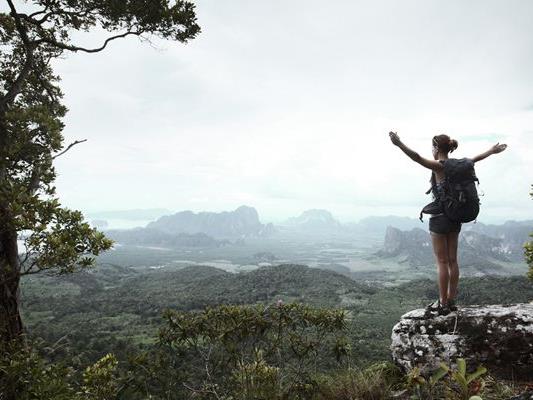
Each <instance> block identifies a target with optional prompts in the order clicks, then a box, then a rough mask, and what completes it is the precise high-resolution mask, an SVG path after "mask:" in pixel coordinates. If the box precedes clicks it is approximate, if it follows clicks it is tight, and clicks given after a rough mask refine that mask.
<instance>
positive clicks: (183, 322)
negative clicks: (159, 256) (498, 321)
mask: <svg viewBox="0 0 533 400" xmlns="http://www.w3.org/2000/svg"><path fill="white" fill-rule="evenodd" d="M23 290H24V293H25V297H24V307H25V313H24V317H25V320H26V321H27V325H28V327H29V333H30V335H31V337H33V338H39V337H41V338H43V339H44V342H42V343H40V344H38V345H36V346H35V349H36V351H38V352H39V354H37V353H35V352H34V353H35V354H34V353H32V354H33V355H32V356H31V357H29V358H28V360H30V361H31V360H34V361H32V362H35V363H37V364H39V363H43V362H45V361H43V360H47V361H46V362H50V361H53V362H54V363H55V364H54V365H55V367H54V368H60V366H61V365H63V366H64V367H65V368H66V366H67V365H68V367H69V368H72V369H73V370H72V371H78V372H76V373H70V374H69V375H68V377H69V378H68V379H67V377H65V378H64V379H66V381H67V382H71V386H72V387H77V389H76V390H78V391H79V392H83V390H84V389H83V388H82V387H81V386H80V385H81V383H79V382H83V377H82V375H83V374H82V372H81V371H84V370H85V368H86V367H87V366H88V365H91V364H93V363H95V362H96V363H98V364H97V365H98V366H100V367H95V368H93V369H92V370H90V371H99V368H100V369H101V368H103V369H104V370H106V371H107V370H109V371H112V372H109V371H108V372H101V373H102V374H104V375H106V374H107V375H109V379H111V378H112V381H113V382H114V383H113V384H112V386H113V387H114V389H113V390H116V391H117V393H115V394H113V396H115V397H110V398H135V397H134V394H132V393H136V395H139V396H141V395H140V394H139V393H144V394H143V395H145V396H148V393H150V394H151V395H152V396H155V397H153V398H188V396H189V395H190V394H191V393H192V392H193V391H194V392H195V393H196V395H197V396H200V395H202V396H204V398H217V397H216V396H215V394H213V391H214V392H216V393H217V395H218V396H219V398H229V397H224V396H230V395H233V396H235V397H234V398H243V399H248V398H264V397H246V396H245V395H243V394H242V393H243V392H242V391H243V390H252V389H251V388H250V387H249V386H246V387H247V389H244V388H243V387H242V386H239V385H237V384H236V383H235V382H236V381H235V379H237V378H236V377H238V376H241V375H239V374H242V373H250V374H259V376H257V377H256V378H254V380H253V382H255V383H254V385H259V386H261V385H265V386H261V388H262V389H261V388H260V387H256V386H253V388H254V389H253V390H259V391H261V390H266V389H265V388H268V387H272V385H274V386H275V387H276V388H280V392H279V393H278V392H276V393H277V395H279V397H273V398H317V399H318V398H321V397H319V395H320V396H325V397H322V398H325V399H327V398H332V399H333V398H343V397H342V396H341V395H340V394H339V393H341V392H342V391H345V392H346V394H345V395H343V396H348V395H349V393H351V392H350V391H352V390H357V391H359V390H362V391H366V390H370V391H373V393H374V394H375V395H376V396H378V397H374V398H388V396H390V393H391V390H393V389H394V390H400V389H401V388H404V389H405V388H406V387H407V386H405V385H407V381H406V380H405V379H407V378H404V377H401V376H399V371H397V370H396V369H395V368H394V367H393V366H391V365H389V364H387V363H386V360H389V358H390V352H389V344H390V333H391V328H392V326H393V325H394V324H395V323H396V322H397V321H398V319H399V317H400V316H401V315H402V314H403V313H404V312H406V311H409V310H411V309H414V308H418V307H420V306H423V305H424V304H425V303H426V302H429V301H430V300H433V299H434V298H435V296H436V295H437V288H436V284H435V282H434V281H433V280H427V279H424V280H417V281H413V282H410V283H409V284H404V285H401V286H398V287H392V288H381V289H378V288H373V287H369V286H367V285H363V284H360V283H357V282H355V281H353V280H352V279H350V278H348V277H346V276H343V275H340V274H338V273H335V272H332V271H325V270H320V269H315V268H308V267H306V266H302V265H280V266H272V267H263V268H260V269H258V270H254V271H250V272H246V273H244V272H243V273H239V274H233V273H228V272H225V271H222V270H220V269H216V268H212V267H206V266H191V267H186V268H183V269H179V270H169V271H166V270H164V269H163V270H144V271H141V270H138V269H133V268H126V267H118V266H112V265H104V266H101V267H100V268H98V269H96V270H94V271H91V272H87V271H86V272H81V273H77V274H72V275H65V276H61V277H54V276H35V277H28V278H26V280H25V281H24V282H23ZM532 298H533V286H532V285H531V284H530V283H529V282H528V281H527V279H526V278H525V277H518V276H517V277H491V276H487V277H482V278H465V279H463V280H462V282H461V293H460V301H461V303H462V304H488V303H516V302H525V301H528V300H530V299H532ZM293 302H296V304H302V303H303V302H305V303H306V304H307V305H306V306H304V305H295V304H293ZM234 305H238V306H234ZM280 307H282V308H281V309H283V310H286V311H287V313H289V314H290V312H289V310H297V312H296V314H295V313H292V314H291V315H292V318H295V319H296V321H295V323H294V324H293V325H292V328H294V329H295V331H291V330H289V331H286V332H285V333H284V335H283V338H284V340H289V341H290V340H296V339H297V337H293V335H294V334H295V332H297V333H298V334H303V333H304V332H305V333H306V334H311V333H312V331H308V330H307V328H306V329H303V330H302V329H300V328H298V326H301V324H302V321H301V319H302V318H304V315H305V313H304V312H303V310H308V311H307V312H308V313H309V314H308V315H311V316H312V315H315V316H316V315H322V316H328V315H329V316H333V315H337V317H338V318H340V316H341V315H342V324H341V323H340V322H338V325H335V326H336V327H337V328H335V329H333V328H332V327H331V326H330V325H327V324H326V325H324V326H329V327H330V328H331V329H329V328H328V330H327V332H326V331H322V332H321V333H320V334H321V335H323V336H324V337H325V338H327V340H322V339H321V340H319V342H320V343H322V344H324V345H325V344H327V343H330V345H328V346H329V347H328V346H326V347H321V348H320V349H318V348H316V349H314V350H313V351H312V352H311V353H308V356H309V357H310V359H307V358H306V359H305V360H303V361H302V362H303V366H302V367H301V371H300V372H301V373H303V372H305V373H306V374H308V375H305V376H306V378H305V379H308V381H305V383H302V385H303V387H307V389H309V390H310V392H309V393H308V394H306V395H305V396H307V395H309V397H305V396H304V395H303V394H301V396H300V395H298V396H300V397H298V396H296V395H294V392H293V391H292V390H293V389H294V388H293V389H290V388H289V386H287V385H286V383H287V382H289V381H290V382H297V380H295V379H293V378H291V379H288V378H283V379H282V381H283V382H285V386H284V384H280V381H279V380H278V379H281V377H282V376H292V375H290V374H291V373H293V372H294V370H293V369H289V370H287V371H281V372H280V371H278V369H277V368H279V364H278V361H279V360H273V359H272V357H271V355H272V350H269V349H268V346H271V345H273V344H272V343H271V341H272V336H271V335H270V333H269V331H271V330H272V329H273V328H272V327H273V325H272V324H273V323H274V320H275V319H276V318H273V317H272V314H270V313H269V312H268V310H272V312H279V311H280V310H281V309H280ZM167 309H171V310H173V311H168V312H167V311H165V310H167ZM335 309H338V310H343V312H342V313H341V314H335V312H334V311H333V310H335ZM263 310H267V313H266V314H264V313H263ZM319 310H322V311H319ZM306 318H307V317H306ZM217 321H218V322H217ZM231 321H233V322H231ZM314 321H315V322H317V320H316V319H315V320H314ZM327 321H329V322H328V323H330V322H331V320H328V319H326V321H325V322H327ZM232 323H233V324H236V325H231V326H230V327H228V325H227V324H232ZM211 324H212V325H211ZM237 325H238V326H240V327H241V328H243V327H247V328H246V329H247V330H249V331H253V332H254V335H256V336H253V338H251V337H248V338H247V339H246V340H244V339H243V338H242V335H243V334H244V333H243V332H242V331H239V332H235V331H234V329H236V327H237ZM304 325H306V326H307V327H309V328H311V327H312V326H313V324H310V323H305V324H304ZM292 328H291V329H292ZM315 328H317V329H318V328H319V327H318V326H315ZM315 328H313V329H315ZM341 328H342V329H341ZM210 329H221V331H220V333H219V334H217V333H216V332H214V331H211V333H209V332H210ZM239 329H240V328H239ZM257 329H264V331H262V332H261V333H260V334H259V331H257ZM274 330H275V329H274ZM223 332H225V333H223ZM228 332H233V333H231V334H229V333H228ZM222 334H225V335H228V334H229V335H230V337H229V338H228V340H230V341H231V340H234V341H235V344H234V345H231V344H228V342H223V343H221V342H219V341H218V340H219V339H221V337H220V335H222ZM315 334H317V331H315V332H314V333H313V335H315ZM204 335H206V336H204ZM257 335H259V336H257ZM180 338H181V339H180ZM306 338H307V339H306V340H308V339H309V338H312V335H311V336H306ZM298 340H299V339H298ZM309 340H311V339H309ZM209 341H212V342H211V343H210V344H209V346H211V347H209V349H208V350H206V349H203V348H198V345H199V344H202V345H206V344H207V343H208V342H209ZM311 341H312V340H311ZM315 342H316V340H315ZM184 343H188V345H187V346H189V347H188V350H187V351H185V353H184V349H183V345H184ZM194 343H196V344H194ZM250 343H254V346H255V347H254V348H257V352H255V351H252V350H251V349H250V348H249V347H245V348H242V347H241V346H242V345H243V344H245V345H249V344H250ZM334 343H337V344H338V346H337V353H335V352H331V351H329V350H327V349H328V348H329V349H330V350H331V349H333V348H334V346H333V344H334ZM286 345H287V344H284V346H286ZM265 346H266V347H265ZM339 346H340V347H339ZM289 347H290V346H289ZM193 348H194V351H192V350H191V349H193ZM222 348H224V349H226V350H227V349H230V348H231V349H233V350H236V349H240V350H239V351H242V352H244V353H242V354H241V356H242V357H241V358H242V359H243V360H246V361H247V363H246V364H242V365H241V367H242V370H240V369H239V370H235V369H224V368H223V369H219V368H220V365H219V363H218V362H217V361H215V359H214V358H211V359H209V361H210V362H213V363H214V365H213V367H212V370H213V371H217V372H216V373H215V372H213V373H212V374H211V379H212V380H211V381H209V380H208V379H207V378H206V376H205V363H204V364H202V363H201V360H204V361H205V357H206V355H207V354H212V356H213V357H215V355H216V357H221V358H222V359H224V360H225V357H230V355H227V354H225V353H223V352H222V353H221V349H222ZM189 350H191V352H188V351H189ZM339 350H342V351H341V352H339ZM108 353H112V354H113V356H112V358H110V356H108V357H107V358H105V359H104V361H99V360H101V359H102V357H106V355H107V354H108ZM283 353H286V351H284V352H283ZM244 354H245V355H244ZM252 355H253V357H255V358H250V357H252ZM339 355H340V357H339ZM311 356H312V357H311ZM40 357H44V359H43V358H40ZM202 357H204V358H202ZM313 357H318V358H317V359H315V358H313ZM37 360H40V361H37ZM384 361H385V364H383V362H384ZM21 362H22V361H21ZM28 362H29V361H28ZM221 362H222V361H221ZM224 362H227V361H224ZM289 364H290V363H289ZM39 365H40V364H39ZM310 365H312V366H313V369H312V371H311V370H309V366H310ZM376 365H377V366H376ZM241 367H239V368H241ZM20 368H22V367H20ZM33 368H38V367H33ZM39 368H40V367H39ZM42 368H44V364H43V367H42ZM61 368H63V367H61ZM210 368H211V367H210ZM272 368H273V369H272ZM51 371H55V369H53V368H52V370H51ZM58 371H59V370H58ZM210 371H211V370H210ZM239 371H240V372H239ZM243 371H244V372H243ZM311 372H312V373H311ZM57 373H59V372H57ZM65 373H66V372H65ZM148 373H149V376H146V375H143V374H148ZM202 374H203V375H202ZM284 374H285V375H284ZM286 374H289V375H286ZM107 375H106V376H107ZM302 376H303V375H302ZM199 377H202V379H196V378H199ZM241 378H242V379H244V378H243V377H242V376H241ZM62 379H63V378H62ZM69 379H70V380H71V381H69ZM195 379H196V380H195ZM242 379H241V381H240V382H241V383H242V382H245V381H247V379H244V380H242ZM299 379H300V378H299ZM301 379H304V378H303V377H301ZM220 380H222V381H223V382H225V383H228V382H230V383H231V385H230V386H224V385H222V384H221V381H220ZM76 382H78V383H76ZM142 382H146V383H147V385H148V388H147V387H145V386H143V385H141V383H142ZM302 382H304V381H302ZM488 382H492V381H490V379H489V380H488ZM181 383H185V384H186V385H187V387H188V388H189V389H187V388H186V387H185V386H183V385H182V384H181ZM411 384H413V382H411ZM269 385H270V386H269ZM306 385H311V386H306ZM402 385H403V386H402ZM491 385H493V386H490V387H491V388H493V389H494V388H495V386H494V385H496V383H494V382H492V383H491ZM496 386H497V385H496ZM214 387H216V388H217V389H214ZM498 387H500V389H501V390H504V389H502V388H503V386H502V385H500V386H498ZM119 389H120V390H119ZM141 389H142V390H141ZM178 389H179V390H178ZM300 389H301V390H304V389H302V388H300ZM300 389H298V390H300ZM307 389H306V390H307ZM500 389H498V390H500ZM87 390H88V389H87ZM269 390H270V389H269ZM409 390H411V389H409ZM413 390H414V389H413ZM491 390H492V389H491ZM494 390H496V389H494ZM505 390H507V392H509V390H510V389H505ZM505 390H504V391H505ZM118 391H119V392H120V393H118ZM165 391H166V392H165ZM163 392H165V393H167V392H172V393H174V394H173V395H175V396H176V397H168V396H169V395H168V393H167V394H164V393H163ZM289 392H290V393H292V394H290V395H289V394H287V393H289ZM209 393H211V394H209ZM237 393H240V394H239V396H240V397H239V396H237V395H236V394H237ZM247 393H249V392H247ZM284 393H285V394H284ZM326 393H329V394H327V395H326ZM333 393H335V395H333ZM376 393H378V394H376ZM379 393H381V394H379ZM178 394H179V396H178ZM222 394H223V395H224V396H223V395H222ZM121 396H122V397H121ZM157 396H160V397H157ZM164 396H167V397H164ZM180 396H181V397H180ZM210 396H211V397H210ZM258 396H259V395H258ZM283 396H285V397H283ZM287 396H288V397H287ZM291 396H292V397H291ZM302 396H303V397H302ZM313 396H314V397H313ZM328 396H329V397H328ZM336 396H341V397H336ZM361 396H363V397H360V398H372V397H364V396H366V395H361ZM379 396H381V397H379ZM421 396H422V395H421ZM485 397H486V398H490V397H487V396H485ZM140 398H143V397H142V396H141V397H140ZM197 398H202V397H197ZM344 398H350V397H344ZM355 398H357V397H355ZM421 398H424V397H421ZM425 398H430V397H425ZM493 398H505V397H493Z"/></svg>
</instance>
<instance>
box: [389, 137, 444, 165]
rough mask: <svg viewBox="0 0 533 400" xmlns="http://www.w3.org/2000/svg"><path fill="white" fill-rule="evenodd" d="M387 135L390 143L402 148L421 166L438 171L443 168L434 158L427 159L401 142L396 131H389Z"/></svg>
mask: <svg viewBox="0 0 533 400" xmlns="http://www.w3.org/2000/svg"><path fill="white" fill-rule="evenodd" d="M389 137H390V140H391V142H392V144H394V145H395V146H398V147H399V148H400V150H402V151H403V152H404V153H405V154H406V155H407V156H408V157H409V158H410V159H411V160H413V161H414V162H417V163H418V164H420V165H422V166H423V167H426V168H428V169H431V170H433V171H438V170H441V169H442V168H443V166H442V164H441V163H440V162H438V161H436V160H429V159H427V158H424V157H422V156H421V155H420V154H418V153H417V152H416V151H414V150H411V149H410V148H409V147H407V146H406V145H405V144H403V142H402V141H401V140H400V137H399V136H398V134H397V133H396V132H389Z"/></svg>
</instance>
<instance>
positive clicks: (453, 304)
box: [448, 299, 457, 311]
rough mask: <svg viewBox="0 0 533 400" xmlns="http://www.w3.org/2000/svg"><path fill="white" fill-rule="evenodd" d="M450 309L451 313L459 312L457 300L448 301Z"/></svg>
mask: <svg viewBox="0 0 533 400" xmlns="http://www.w3.org/2000/svg"><path fill="white" fill-rule="evenodd" d="M448 308H449V309H450V311H457V304H455V300H453V299H452V300H448Z"/></svg>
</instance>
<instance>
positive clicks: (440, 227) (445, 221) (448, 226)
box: [429, 214, 461, 234]
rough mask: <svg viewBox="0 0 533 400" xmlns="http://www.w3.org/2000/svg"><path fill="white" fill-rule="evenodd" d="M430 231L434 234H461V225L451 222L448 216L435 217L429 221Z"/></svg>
mask: <svg viewBox="0 0 533 400" xmlns="http://www.w3.org/2000/svg"><path fill="white" fill-rule="evenodd" d="M429 231H430V232H433V233H442V234H446V233H450V232H461V223H460V222H454V221H451V220H450V219H449V218H448V217H447V216H446V215H444V214H441V215H435V216H434V217H431V218H430V219H429Z"/></svg>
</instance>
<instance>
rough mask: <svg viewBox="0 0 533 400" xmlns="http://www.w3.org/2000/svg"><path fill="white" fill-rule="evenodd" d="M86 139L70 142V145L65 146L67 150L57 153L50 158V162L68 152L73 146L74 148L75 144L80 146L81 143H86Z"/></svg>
mask: <svg viewBox="0 0 533 400" xmlns="http://www.w3.org/2000/svg"><path fill="white" fill-rule="evenodd" d="M86 141H87V139H83V140H76V141H75V142H72V143H71V144H69V145H68V146H67V148H66V149H65V150H63V151H62V152H61V153H57V154H56V155H54V156H53V157H52V160H54V159H56V158H57V157H59V156H61V155H63V154H65V153H66V152H67V151H69V150H70V149H71V148H73V147H74V146H76V145H77V144H80V143H83V142H86Z"/></svg>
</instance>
